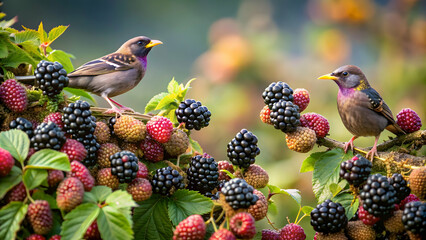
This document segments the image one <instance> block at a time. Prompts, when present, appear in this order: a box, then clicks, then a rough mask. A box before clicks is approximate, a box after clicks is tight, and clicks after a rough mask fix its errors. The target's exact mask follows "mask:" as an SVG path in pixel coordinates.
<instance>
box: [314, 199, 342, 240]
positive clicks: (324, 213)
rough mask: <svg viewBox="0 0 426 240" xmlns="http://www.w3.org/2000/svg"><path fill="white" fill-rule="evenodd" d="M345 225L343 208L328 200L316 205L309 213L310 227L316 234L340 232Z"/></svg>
mask: <svg viewBox="0 0 426 240" xmlns="http://www.w3.org/2000/svg"><path fill="white" fill-rule="evenodd" d="M347 224H348V218H347V217H346V214H345V208H344V207H343V206H342V205H341V204H340V203H335V202H333V201H331V200H330V199H327V200H325V201H324V202H323V203H321V204H318V205H317V207H316V208H315V209H314V210H312V212H311V225H312V227H313V228H314V229H315V231H317V232H321V233H325V234H327V233H336V232H340V230H342V229H343V228H345V227H346V225H347Z"/></svg>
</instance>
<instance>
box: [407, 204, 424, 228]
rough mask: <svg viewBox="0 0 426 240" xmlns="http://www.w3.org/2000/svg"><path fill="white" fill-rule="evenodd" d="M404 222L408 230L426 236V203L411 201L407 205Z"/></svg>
mask: <svg viewBox="0 0 426 240" xmlns="http://www.w3.org/2000/svg"><path fill="white" fill-rule="evenodd" d="M402 223H403V224H404V227H405V229H406V230H408V231H410V232H412V233H414V234H418V235H420V236H425V234H426V203H425V202H409V203H407V204H406V205H405V209H404V212H403V215H402Z"/></svg>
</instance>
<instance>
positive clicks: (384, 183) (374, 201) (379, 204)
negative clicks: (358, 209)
mask: <svg viewBox="0 0 426 240" xmlns="http://www.w3.org/2000/svg"><path fill="white" fill-rule="evenodd" d="M360 197H361V200H362V206H363V207H364V209H365V210H367V212H369V213H370V214H372V215H374V216H376V217H382V216H386V215H389V214H391V213H392V211H393V210H394V204H396V203H397V198H396V191H395V189H394V188H393V186H392V185H391V184H390V183H389V181H388V178H387V177H385V176H382V175H381V174H379V173H377V174H374V175H370V176H369V177H368V179H367V182H366V183H365V185H364V186H363V188H362V189H361V193H360Z"/></svg>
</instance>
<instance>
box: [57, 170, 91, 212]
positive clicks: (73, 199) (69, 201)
mask: <svg viewBox="0 0 426 240" xmlns="http://www.w3.org/2000/svg"><path fill="white" fill-rule="evenodd" d="M83 196H84V186H83V183H81V182H80V180H78V178H75V177H69V178H65V179H64V181H62V182H61V183H60V184H59V186H58V189H56V202H57V204H58V207H59V209H61V210H63V211H66V212H68V211H71V210H73V209H74V208H75V207H77V206H78V205H79V204H80V203H82V202H83Z"/></svg>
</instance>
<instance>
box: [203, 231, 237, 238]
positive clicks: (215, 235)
mask: <svg viewBox="0 0 426 240" xmlns="http://www.w3.org/2000/svg"><path fill="white" fill-rule="evenodd" d="M209 240H236V238H235V236H234V234H232V232H230V231H229V230H227V229H220V230H218V231H217V232H215V233H213V235H212V236H211V237H210V238H209Z"/></svg>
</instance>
